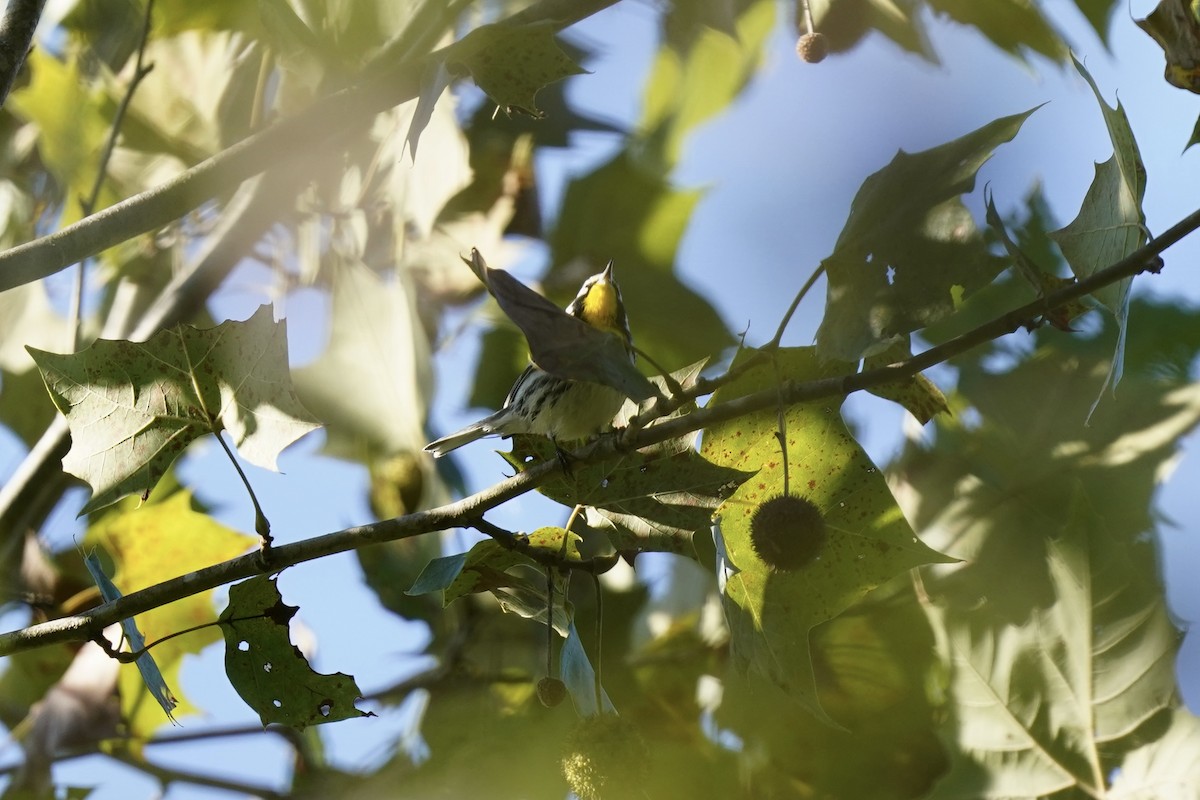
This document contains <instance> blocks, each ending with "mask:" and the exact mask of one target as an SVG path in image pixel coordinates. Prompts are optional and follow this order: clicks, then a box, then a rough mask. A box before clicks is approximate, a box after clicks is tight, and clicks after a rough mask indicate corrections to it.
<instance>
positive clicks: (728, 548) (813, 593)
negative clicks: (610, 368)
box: [700, 347, 954, 721]
mask: <svg viewBox="0 0 1200 800" xmlns="http://www.w3.org/2000/svg"><path fill="white" fill-rule="evenodd" d="M756 355H757V353H755V352H754V351H745V352H744V354H743V355H742V356H741V357H740V358H742V359H745V358H750V357H754V356H756ZM773 357H774V359H775V364H774V365H772V364H770V363H767V364H764V365H762V366H758V367H753V368H751V369H749V370H747V371H746V372H745V373H744V374H743V375H741V376H740V377H739V378H738V379H737V380H735V381H733V382H732V383H730V384H727V385H725V386H723V387H721V389H719V390H718V391H717V392H716V393H715V394H714V395H713V399H712V401H711V402H712V403H716V404H719V403H725V402H729V401H730V400H733V399H735V398H737V397H741V396H744V395H746V394H750V393H752V392H758V391H762V390H765V389H770V388H773V387H776V386H778V384H779V382H780V381H797V382H798V381H805V380H814V379H818V378H823V377H829V375H830V373H831V369H834V367H831V366H829V365H828V364H825V365H823V364H822V363H821V362H820V361H819V360H818V358H817V355H816V351H815V348H811V347H809V348H794V349H786V350H780V351H779V352H778V353H776V354H774V356H773ZM736 364H737V361H736V360H735V366H736ZM840 405H841V399H840V398H831V399H829V400H819V401H815V402H811V403H799V404H796V405H793V406H791V407H789V408H788V409H787V411H786V414H785V416H786V420H787V437H786V440H787V473H788V481H787V483H786V489H787V491H786V494H787V495H788V496H791V497H794V498H797V500H798V501H799V502H800V503H802V504H804V505H805V506H807V507H808V508H811V509H812V510H813V511H814V512H815V513H816V514H817V515H819V526H820V528H821V529H823V531H824V541H823V542H822V543H821V546H820V548H819V550H817V552H815V553H814V554H813V555H814V556H815V558H812V559H811V560H809V561H808V563H806V564H800V563H798V562H796V563H792V564H784V563H782V562H778V561H777V562H776V563H774V564H771V563H768V562H767V561H766V560H765V559H764V558H763V548H762V547H761V546H760V545H758V544H754V543H752V542H758V541H761V538H760V539H755V540H752V538H751V528H752V525H753V524H754V520H755V517H756V515H757V512H758V510H759V508H760V507H761V506H762V505H763V504H764V503H766V502H767V501H769V500H772V499H774V498H777V497H779V496H780V495H783V494H784V493H785V482H784V480H783V477H784V459H783V458H782V457H781V450H780V444H779V440H778V439H777V438H776V434H777V432H778V430H779V413H778V411H777V410H776V409H774V408H772V409H768V410H766V411H760V412H757V413H754V414H749V415H746V416H743V417H738V418H736V419H734V420H731V421H729V422H724V423H720V424H717V425H713V426H711V427H709V428H708V429H707V431H706V432H705V435H704V446H703V448H702V449H701V451H700V452H701V455H703V456H704V457H705V458H707V459H708V460H710V461H712V462H714V463H715V464H717V465H720V466H725V467H732V468H735V469H741V470H750V469H757V470H758V474H757V475H755V476H754V477H753V478H751V479H750V480H748V481H746V482H745V483H743V484H742V485H741V486H740V487H739V488H738V490H737V491H736V492H734V494H733V495H732V496H731V497H730V498H729V499H728V500H726V501H725V502H724V503H723V504H722V505H721V508H720V509H719V510H718V511H717V520H718V524H719V526H720V532H721V542H720V544H719V545H718V557H719V563H718V570H719V572H718V576H717V578H718V581H719V583H720V585H721V587H722V595H723V597H722V600H723V603H724V606H725V611H726V617H727V618H728V620H729V630H730V647H731V651H732V655H733V656H734V658H735V659H736V660H737V662H738V663H740V664H743V665H746V666H747V667H749V669H751V670H752V671H753V672H754V673H756V674H757V675H759V676H761V677H763V678H765V679H766V680H767V681H769V682H771V683H773V684H775V685H776V686H778V687H779V688H780V689H782V690H783V691H784V692H786V693H787V694H788V695H789V696H790V697H792V698H793V699H794V700H796V701H797V703H799V704H800V705H801V706H803V707H804V708H806V709H808V710H809V711H810V712H811V713H813V714H814V715H815V716H817V717H818V718H819V719H824V720H826V721H828V717H827V716H826V712H825V711H824V709H823V708H822V706H821V703H820V701H819V700H818V699H817V686H816V672H815V670H814V665H813V660H812V645H811V642H810V641H809V634H810V632H811V631H812V629H813V628H815V627H816V626H817V625H820V624H821V623H823V622H827V621H828V620H831V619H833V618H835V617H837V616H838V615H840V614H841V613H842V612H843V611H845V610H846V609H847V608H849V607H850V606H851V605H853V604H854V603H856V602H858V601H859V600H861V599H862V598H863V597H865V596H866V595H867V593H868V592H870V591H871V590H873V589H875V588H876V587H878V586H880V585H881V584H883V583H884V582H886V581H888V580H890V579H891V578H894V577H896V576H897V575H900V574H902V573H904V572H905V571H907V570H909V569H911V568H913V567H916V566H920V565H922V564H931V563H938V562H947V561H953V560H954V559H948V558H946V557H945V556H943V555H941V554H940V553H937V552H935V551H934V550H931V549H930V548H929V547H927V546H926V545H924V544H923V543H922V542H921V541H920V540H919V539H917V537H916V536H915V535H914V534H913V531H912V528H911V527H909V524H908V522H907V521H906V520H905V519H904V516H903V514H902V513H901V512H900V509H899V507H898V506H897V505H896V501H895V499H894V498H893V497H892V494H891V492H890V491H889V490H888V487H887V482H886V481H885V480H884V477H883V475H882V474H881V473H880V472H879V470H878V469H876V467H875V465H874V464H873V463H872V462H871V459H870V458H869V457H868V456H867V454H866V453H865V452H863V449H862V448H861V447H860V446H859V445H858V443H857V442H856V441H855V440H854V438H853V437H852V436H851V435H850V432H849V431H848V430H847V429H846V425H845V423H844V422H843V421H842V418H841V414H840V413H839V407H840ZM804 530H805V529H804V528H802V527H801V526H800V525H798V524H797V525H794V526H793V527H785V528H780V529H778V531H777V533H774V534H773V535H774V537H775V539H776V541H777V542H781V543H782V541H783V540H781V539H780V538H779V536H780V535H782V536H783V537H784V539H790V540H794V539H795V538H796V537H799V536H801V535H802V533H804ZM769 533H771V532H769ZM800 544H804V543H803V542H800ZM783 549H785V550H786V549H789V548H788V547H787V545H786V544H783Z"/></svg>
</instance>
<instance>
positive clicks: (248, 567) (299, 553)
mask: <svg viewBox="0 0 1200 800" xmlns="http://www.w3.org/2000/svg"><path fill="white" fill-rule="evenodd" d="M1198 228H1200V210H1197V211H1194V212H1192V213H1191V214H1189V215H1188V216H1187V217H1186V218H1184V219H1183V220H1182V221H1180V222H1179V223H1177V224H1175V225H1174V226H1172V227H1171V228H1170V229H1169V230H1167V231H1166V232H1165V233H1163V234H1162V235H1161V236H1159V237H1157V238H1155V239H1154V240H1152V241H1150V242H1148V243H1147V244H1146V245H1145V246H1143V247H1140V248H1138V250H1136V251H1135V252H1133V253H1131V254H1130V255H1129V256H1127V257H1125V258H1123V259H1121V260H1120V261H1118V262H1117V263H1116V264H1113V265H1112V266H1110V267H1108V268H1106V269H1103V270H1100V271H1098V272H1096V273H1094V274H1092V275H1090V276H1089V277H1087V278H1084V279H1083V280H1081V281H1078V282H1076V283H1073V284H1070V285H1068V286H1065V287H1063V288H1062V289H1059V290H1057V291H1054V292H1050V293H1048V294H1047V295H1046V296H1045V297H1039V298H1037V299H1036V300H1034V301H1033V302H1031V303H1027V304H1026V305H1023V306H1021V307H1019V308H1016V309H1014V310H1012V311H1009V312H1008V313H1006V314H1002V315H1000V316H999V317H996V318H995V319H993V320H991V321H990V322H986V323H984V324H982V325H980V326H979V327H977V328H974V329H972V330H970V331H968V332H967V333H964V334H962V335H961V336H958V337H956V338H954V339H950V340H949V341H946V342H944V343H942V344H940V345H938V346H936V347H931V348H930V349H928V350H926V351H924V352H923V353H920V354H918V355H915V356H913V357H912V358H909V359H906V360H904V361H902V362H899V363H896V364H890V365H888V366H886V367H879V368H877V369H871V370H864V371H862V372H858V373H853V374H850V375H844V376H840V377H832V378H821V379H818V380H813V381H805V382H803V383H788V384H785V385H784V387H783V390H782V394H783V399H784V401H785V402H787V403H801V402H808V401H813V400H820V399H823V398H828V397H842V396H845V395H847V394H850V393H852V392H857V391H860V390H862V389H868V388H871V387H874V386H880V385H883V384H885V383H891V382H892V381H896V380H900V379H901V378H907V377H910V376H912V375H915V374H917V373H918V372H921V371H922V370H925V369H928V368H929V367H932V366H934V365H935V364H940V363H942V362H943V361H946V360H948V359H950V358H953V357H954V356H957V355H959V354H961V353H964V352H966V351H968V350H970V349H972V348H974V347H977V346H978V345H980V344H982V343H984V342H987V341H991V340H992V339H997V338H999V337H1000V336H1003V335H1005V334H1008V333H1012V332H1014V331H1017V330H1020V329H1021V328H1023V327H1030V326H1034V325H1035V324H1036V322H1037V321H1038V320H1039V319H1041V318H1043V317H1044V316H1045V315H1046V314H1047V313H1049V312H1050V311H1051V310H1052V309H1054V308H1056V307H1058V306H1060V305H1062V304H1064V303H1067V302H1070V301H1072V300H1077V299H1079V298H1081V297H1084V296H1085V295H1088V294H1092V293H1094V292H1096V291H1097V290H1098V289H1101V288H1103V287H1105V286H1108V285H1110V284H1113V283H1116V282H1117V281H1120V280H1124V279H1125V278H1129V277H1133V276H1135V275H1137V274H1139V273H1141V272H1143V271H1146V270H1151V269H1153V270H1157V269H1158V262H1157V260H1156V256H1158V254H1160V253H1162V252H1163V251H1164V250H1166V249H1167V248H1168V247H1170V246H1171V245H1173V244H1175V243H1176V242H1178V241H1179V240H1180V239H1182V238H1183V237H1185V236H1187V235H1188V234H1189V233H1191V232H1193V231H1195V230H1196V229H1198ZM779 394H780V391H779V389H777V388H776V387H772V388H769V389H765V390H763V391H761V392H756V393H754V394H749V395H745V396H743V397H739V398H736V399H733V400H730V401H727V402H723V403H718V404H716V405H710V406H708V407H706V408H702V409H699V410H697V411H694V412H692V413H690V414H687V415H685V416H680V417H676V418H673V419H669V420H665V421H664V422H662V423H660V424H658V425H651V426H648V427H646V428H643V429H641V430H639V431H637V432H636V433H635V434H634V435H632V436H630V437H628V438H627V439H626V438H625V437H623V436H622V437H602V438H600V439H597V440H596V441H594V442H592V443H591V444H588V445H586V446H584V447H582V448H580V449H579V450H577V451H576V452H575V453H573V454H572V456H571V458H572V461H577V462H583V463H603V462H606V461H609V460H615V459H619V458H621V457H622V456H623V455H624V453H625V451H626V450H628V449H630V448H633V449H637V448H641V447H648V446H650V445H652V444H657V443H659V442H664V441H667V440H669V439H674V438H677V437H679V436H683V435H685V434H687V433H690V432H693V431H696V430H699V429H701V428H704V427H707V426H710V425H713V424H715V423H718V422H726V421H728V420H732V419H736V418H738V417H741V416H744V415H745V414H749V413H752V412H756V411H763V410H765V409H768V408H772V407H774V406H775V405H776V404H777V403H778V402H779ZM559 474H560V468H559V465H558V462H557V461H554V460H550V461H545V462H543V463H540V464H537V465H535V466H533V467H530V468H529V469H528V470H526V471H524V472H520V473H518V474H516V475H514V476H512V477H511V478H507V479H505V480H502V481H500V482H499V483H497V484H495V485H494V486H491V487H489V488H487V489H484V490H483V491H480V492H476V493H475V494H473V495H470V496H468V497H465V498H463V499H462V500H459V501H457V502H454V503H449V504H447V505H444V506H441V507H439V508H435V509H430V510H428V511H419V512H416V513H413V514H406V515H404V516H402V517H397V518H395V519H389V520H382V521H380V522H375V523H372V524H369V525H362V526H358V527H353V528H347V529H345V530H341V531H336V532H334V533H327V534H324V535H322V536H316V537H313V538H310V539H305V540H302V541H299V542H293V543H289V544H286V545H282V546H279V547H276V548H273V551H272V554H273V557H272V565H271V566H272V570H273V571H277V570H279V569H282V568H284V567H287V566H291V565H294V564H300V563H303V562H305V561H312V560H313V559H318V558H323V557H325V556H329V555H333V554H334V553H343V552H347V551H349V550H354V549H357V548H359V547H363V546H366V545H368V544H378V543H379V542H386V541H395V540H398V539H406V538H409V537H412V536H419V535H421V534H425V533H430V532H432V531H440V530H446V529H448V528H454V527H462V526H464V525H469V526H471V527H475V528H477V529H478V530H481V531H483V532H484V533H487V534H488V535H490V536H493V538H496V539H497V541H500V542H502V543H503V542H504V541H506V540H507V541H512V539H513V537H511V536H510V535H507V534H508V532H506V531H503V530H502V529H499V528H496V527H495V526H491V525H490V524H489V523H486V522H484V521H483V520H482V515H483V514H484V512H486V511H487V510H488V509H491V508H495V507H496V506H498V505H500V504H502V503H505V502H507V501H509V500H511V499H513V498H514V497H519V496H520V495H522V494H525V493H527V492H529V491H531V490H533V489H535V488H537V487H538V486H539V485H541V484H542V483H544V482H545V481H547V480H550V479H551V478H553V477H557V476H558V475H559ZM512 545H513V547H514V549H515V548H517V547H519V545H518V544H516V542H515V541H513V542H512ZM526 554H527V555H529V556H530V557H531V558H533V559H534V560H536V561H539V563H544V562H541V559H542V558H545V557H546V556H549V555H550V554H546V553H544V552H541V551H533V550H527V551H526ZM551 557H552V556H551ZM561 566H565V567H567V568H572V567H573V566H574V564H573V563H567V564H562V565H561ZM261 567H262V565H261V560H260V558H259V554H257V553H250V554H247V555H244V556H240V557H238V558H234V559H230V560H228V561H223V562H221V563H219V564H214V565H213V566H211V567H205V568H204V569H200V570H197V571H195V572H190V573H188V574H186V575H182V576H179V577H177V578H171V579H168V580H165V581H163V582H162V583H158V584H155V585H154V586H150V587H147V588H145V589H142V590H140V591H137V592H131V593H130V594H127V595H125V596H124V597H122V598H120V599H118V600H115V601H112V602H109V603H105V604H103V605H101V606H98V607H96V608H94V609H91V610H90V611H87V612H84V613H82V614H76V615H73V616H70V617H63V618H61V619H56V620H51V621H49V622H43V623H40V624H37V625H31V626H29V627H27V628H23V629H21V630H17V631H11V632H9V633H3V634H0V656H4V655H10V654H12V653H16V652H20V651H23V650H30V649H33V648H36V647H44V646H48V645H51V644H57V643H60V642H67V641H79V640H86V639H90V638H91V637H92V636H94V635H95V634H96V632H97V631H99V630H102V629H103V628H104V627H105V626H107V625H110V624H112V623H114V622H118V621H119V620H122V619H125V618H126V617H131V616H135V615H137V614H141V613H143V612H145V611H149V610H150V609H152V608H157V607H158V606H161V605H165V604H166V603H168V602H173V601H175V600H179V599H181V598H183V597H188V596H190V595H193V594H197V593H199V592H203V591H207V590H209V589H213V588H216V587H217V586H221V585H223V584H226V583H232V582H233V581H236V580H239V579H242V578H249V577H251V576H253V575H257V574H260V572H261Z"/></svg>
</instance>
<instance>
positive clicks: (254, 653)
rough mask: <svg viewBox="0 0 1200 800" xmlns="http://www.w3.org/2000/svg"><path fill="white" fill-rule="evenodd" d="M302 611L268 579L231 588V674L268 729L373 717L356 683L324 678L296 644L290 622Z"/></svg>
mask: <svg viewBox="0 0 1200 800" xmlns="http://www.w3.org/2000/svg"><path fill="white" fill-rule="evenodd" d="M299 610H300V609H298V608H296V607H295V606H289V605H287V604H286V603H284V602H283V598H282V597H281V596H280V594H279V589H278V588H277V587H276V586H275V580H274V579H273V578H270V577H268V576H266V575H260V576H259V577H257V578H251V579H250V580H248V581H243V582H241V583H239V584H235V585H234V586H231V587H229V606H228V607H227V608H226V609H225V610H224V611H223V612H221V618H220V622H221V632H222V633H223V634H224V635H225V672H226V674H227V675H228V676H229V682H230V683H232V684H233V688H234V689H236V690H237V693H238V694H239V695H241V698H242V699H243V700H245V701H246V703H247V704H248V705H249V706H250V707H251V708H253V709H254V710H255V711H256V712H257V713H258V716H259V718H261V719H262V724H263V725H269V724H271V723H272V722H276V723H280V724H282V725H289V726H291V727H293V728H298V729H303V728H306V727H307V726H309V725H319V724H321V723H323V722H336V721H338V720H342V719H350V718H352V717H373V716H375V715H374V714H372V713H371V712H369V711H360V710H359V709H357V708H355V706H354V703H355V701H356V700H358V699H359V698H360V697H362V692H360V691H359V689H358V685H357V684H356V683H355V682H354V678H353V677H351V676H349V675H346V674H344V673H341V672H338V673H336V674H334V675H322V674H321V673H319V672H315V671H313V668H312V667H311V666H309V663H308V660H307V659H306V658H305V657H304V655H303V654H301V652H300V650H299V649H297V647H296V646H295V645H294V644H292V640H291V637H290V635H289V631H288V623H289V622H290V621H291V619H292V617H293V616H295V614H296V612H297V611H299Z"/></svg>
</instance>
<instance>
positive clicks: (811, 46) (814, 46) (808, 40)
mask: <svg viewBox="0 0 1200 800" xmlns="http://www.w3.org/2000/svg"><path fill="white" fill-rule="evenodd" d="M796 55H798V56H800V59H801V60H802V61H804V62H805V63H807V64H817V63H820V62H822V61H824V60H825V56H827V55H829V42H828V41H826V39H825V34H823V33H806V34H804V35H803V36H801V37H800V40H799V41H798V42H796Z"/></svg>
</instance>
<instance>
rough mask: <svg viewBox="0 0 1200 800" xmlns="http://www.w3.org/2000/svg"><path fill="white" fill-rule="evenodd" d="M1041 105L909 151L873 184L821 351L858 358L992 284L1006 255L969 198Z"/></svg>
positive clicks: (831, 267) (837, 269)
mask: <svg viewBox="0 0 1200 800" xmlns="http://www.w3.org/2000/svg"><path fill="white" fill-rule="evenodd" d="M1034 110H1036V109H1031V110H1029V111H1026V112H1024V113H1022V114H1014V115H1012V116H1009V117H1002V118H1000V119H998V120H995V121H993V122H990V123H988V124H987V125H984V126H983V127H982V128H980V129H978V130H976V131H973V132H971V133H968V134H967V135H965V136H962V137H960V138H958V139H955V140H954V141H952V142H947V143H946V144H943V145H940V146H938V147H935V148H933V149H931V150H925V151H923V152H920V153H906V152H904V151H903V150H901V151H900V152H899V153H897V154H896V157H895V158H893V159H892V161H891V163H890V164H888V165H887V166H886V167H884V168H883V169H881V170H879V171H878V172H876V173H875V174H873V175H871V176H870V177H868V178H867V179H866V180H865V181H863V185H862V187H861V188H859V190H858V194H857V195H856V196H855V198H854V202H853V204H852V205H851V207H850V217H849V219H847V220H846V226H845V227H844V228H843V229H842V232H841V235H840V236H838V241H837V245H836V246H835V247H834V251H833V253H832V254H831V255H830V256H829V257H828V258H826V259H825V260H824V261H823V262H822V265H823V266H824V268H825V271H826V274H827V275H828V278H829V289H828V292H827V294H826V301H825V318H824V320H823V321H822V323H821V327H820V328H819V329H818V331H817V347H818V349H819V350H820V353H821V356H822V357H823V358H827V359H838V360H841V361H857V360H859V359H860V358H862V356H863V355H869V354H871V353H872V352H876V351H878V350H880V349H883V348H885V347H887V346H888V345H890V344H892V343H894V342H895V341H896V340H898V339H899V337H901V336H904V335H905V334H907V333H910V332H912V331H914V330H918V329H920V328H924V327H926V326H928V325H931V324H932V323H934V322H937V321H938V320H940V319H942V318H944V317H947V316H949V315H950V314H952V313H953V312H954V311H955V310H957V308H958V306H959V305H960V304H961V302H962V300H963V299H964V298H966V297H969V296H970V295H971V294H972V293H974V292H975V291H976V290H978V289H980V288H982V287H983V286H986V285H987V284H989V283H991V281H992V279H993V278H995V276H996V274H997V273H998V272H999V271H1000V269H1001V268H1002V267H1003V262H1002V261H1001V260H1000V259H998V258H996V257H995V256H992V255H991V254H989V253H988V251H987V248H986V246H985V243H984V240H983V236H982V234H981V233H980V231H979V230H978V229H977V228H976V226H975V221H974V219H973V218H972V217H971V213H970V212H969V211H968V210H967V208H966V206H965V205H963V202H962V200H961V198H960V195H963V194H966V193H968V192H970V191H972V190H973V189H974V187H975V175H976V173H977V172H978V171H979V168H980V167H981V166H983V164H984V162H986V161H987V160H988V159H989V158H991V156H992V152H993V151H994V150H995V149H996V148H997V147H998V146H999V145H1001V144H1003V143H1005V142H1007V141H1010V140H1011V139H1012V138H1013V137H1014V136H1016V135H1017V132H1018V131H1019V130H1020V129H1021V125H1022V124H1023V123H1024V122H1025V120H1026V119H1027V118H1028V117H1029V115H1030V114H1032V113H1033V111H1034Z"/></svg>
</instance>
